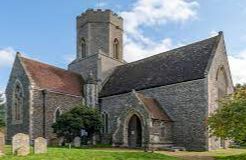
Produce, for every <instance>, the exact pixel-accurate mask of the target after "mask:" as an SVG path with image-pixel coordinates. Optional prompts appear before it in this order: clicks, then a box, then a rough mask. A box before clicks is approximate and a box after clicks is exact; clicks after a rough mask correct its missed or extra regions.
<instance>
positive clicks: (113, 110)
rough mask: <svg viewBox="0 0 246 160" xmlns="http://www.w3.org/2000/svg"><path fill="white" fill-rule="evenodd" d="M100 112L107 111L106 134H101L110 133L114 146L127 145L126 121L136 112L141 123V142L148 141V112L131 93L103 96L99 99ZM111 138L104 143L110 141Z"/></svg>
mask: <svg viewBox="0 0 246 160" xmlns="http://www.w3.org/2000/svg"><path fill="white" fill-rule="evenodd" d="M100 106H101V112H106V113H108V125H109V127H108V134H105V135H102V136H103V137H104V138H106V137H108V138H109V136H108V135H111V137H112V141H113V145H115V146H127V145H128V141H127V132H126V131H125V129H126V127H128V126H126V124H127V121H128V120H129V119H130V118H131V116H132V115H134V114H136V115H137V116H138V117H139V118H140V120H141V124H142V135H143V140H142V143H143V144H145V143H146V141H149V129H148V126H149V125H150V123H151V120H150V118H149V115H148V112H147V111H146V109H145V108H144V107H143V106H141V104H139V101H138V100H137V99H136V97H135V96H134V95H133V93H128V94H123V95H118V96H112V97H107V98H103V99H102V100H101V105H100ZM110 141H111V139H108V140H107V141H106V140H104V142H105V143H110Z"/></svg>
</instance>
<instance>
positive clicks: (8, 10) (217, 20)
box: [0, 0, 246, 92]
mask: <svg viewBox="0 0 246 160" xmlns="http://www.w3.org/2000/svg"><path fill="white" fill-rule="evenodd" d="M88 8H95V9H96V8H101V9H111V10H113V11H114V12H116V13H117V14H119V15H120V16H122V17H123V18H124V25H125V26H124V31H125V33H124V59H125V60H126V61H128V62H131V61H135V60H138V59H142V58H145V57H148V56H151V55H154V54H157V53H160V52H164V51H167V50H170V49H173V48H175V47H179V46H182V45H185V44H189V43H192V42H195V41H199V40H202V39H205V38H209V37H211V36H214V35H216V34H217V32H218V31H223V32H224V35H225V41H226V47H227V54H228V57H229V62H230V65H231V71H232V77H233V81H234V84H236V83H246V21H245V19H246V1H245V0H206V1H204V0H117V1H115V0H90V1H89V0H72V1H71V0H52V1H51V0H35V1H33V0H21V1H20V0H8V1H1V6H0V92H3V91H4V90H5V87H6V84H7V81H8V77H9V75H10V71H11V67H12V65H13V61H14V58H15V54H16V52H17V51H18V52H21V53H22V54H23V55H24V56H26V57H29V58H33V59H36V60H39V61H43V62H45V63H49V64H52V65H55V66H58V67H61V68H67V65H68V64H69V63H70V62H71V61H72V60H73V59H74V58H75V55H76V16H78V15H80V14H81V13H82V12H84V11H85V10H86V9H88Z"/></svg>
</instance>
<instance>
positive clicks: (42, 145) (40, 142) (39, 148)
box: [34, 137, 47, 154]
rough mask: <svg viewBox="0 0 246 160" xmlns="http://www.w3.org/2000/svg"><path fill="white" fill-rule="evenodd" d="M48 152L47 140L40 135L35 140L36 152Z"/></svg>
mask: <svg viewBox="0 0 246 160" xmlns="http://www.w3.org/2000/svg"><path fill="white" fill-rule="evenodd" d="M46 152H47V140H46V139H45V138H43V137H38V138H36V139H35V140H34V153H35V154H39V153H46Z"/></svg>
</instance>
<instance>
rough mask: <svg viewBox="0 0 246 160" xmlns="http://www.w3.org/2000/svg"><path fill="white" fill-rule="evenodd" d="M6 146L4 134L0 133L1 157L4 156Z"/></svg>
mask: <svg viewBox="0 0 246 160" xmlns="http://www.w3.org/2000/svg"><path fill="white" fill-rule="evenodd" d="M4 145H5V140H4V134H3V133H2V132H0V156H1V155H3V154H4Z"/></svg>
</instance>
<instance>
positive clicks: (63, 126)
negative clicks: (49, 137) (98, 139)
mask: <svg viewBox="0 0 246 160" xmlns="http://www.w3.org/2000/svg"><path fill="white" fill-rule="evenodd" d="M52 127H53V128H54V133H56V134H57V136H58V137H64V139H65V142H67V143H71V142H72V141H73V139H74V138H75V137H76V136H80V134H81V129H83V130H85V131H86V132H87V133H88V138H89V139H92V137H93V135H94V134H95V133H97V132H99V131H100V129H101V127H102V122H101V116H100V113H99V111H98V110H97V109H95V108H92V107H88V106H85V105H82V104H79V105H76V106H75V107H74V108H73V109H72V110H70V111H69V112H66V113H64V114H62V115H61V116H60V117H59V118H58V119H57V121H56V123H54V124H53V126H52Z"/></svg>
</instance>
